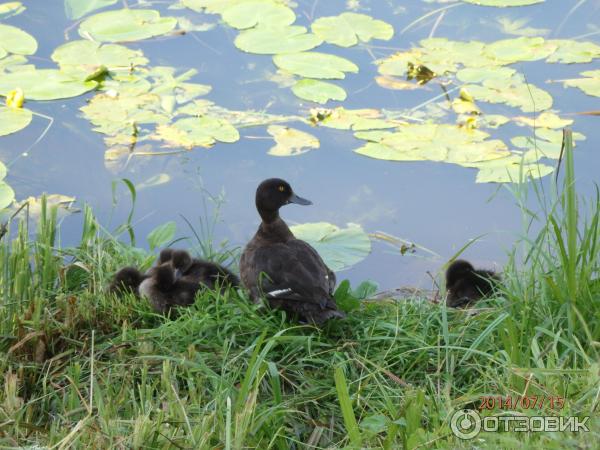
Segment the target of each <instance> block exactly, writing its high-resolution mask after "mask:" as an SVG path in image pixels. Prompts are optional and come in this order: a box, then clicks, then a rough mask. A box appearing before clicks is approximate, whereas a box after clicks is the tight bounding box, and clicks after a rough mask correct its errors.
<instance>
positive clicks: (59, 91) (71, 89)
mask: <svg viewBox="0 0 600 450" xmlns="http://www.w3.org/2000/svg"><path fill="white" fill-rule="evenodd" d="M97 84H98V83H96V82H95V81H83V80H80V79H75V78H73V77H71V76H70V75H68V74H65V73H63V72H61V71H59V70H55V69H39V70H25V71H20V72H14V73H6V74H3V75H0V94H1V95H4V96H6V95H7V94H8V93H9V92H10V91H12V90H13V89H16V88H18V87H19V88H21V89H23V92H24V93H25V98H26V99H29V100H56V99H58V98H69V97H77V96H78V95H81V94H84V93H85V92H88V91H91V90H92V89H94V88H95V87H96V85H97Z"/></svg>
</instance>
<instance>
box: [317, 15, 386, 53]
mask: <svg viewBox="0 0 600 450" xmlns="http://www.w3.org/2000/svg"><path fill="white" fill-rule="evenodd" d="M311 29H312V32H313V33H315V34H316V35H317V36H319V37H320V38H321V39H323V40H324V41H325V42H328V43H330V44H335V45H339V46H341V47H351V46H353V45H356V44H358V42H359V41H361V42H369V41H370V40H371V39H382V40H385V41H388V40H390V39H391V38H392V36H393V35H394V28H393V27H392V26H391V25H390V24H389V23H386V22H384V21H382V20H376V19H373V18H372V17H370V16H367V15H365V14H357V13H351V12H345V13H342V14H340V15H339V16H330V17H321V18H319V19H317V20H315V21H314V22H313V24H312V26H311Z"/></svg>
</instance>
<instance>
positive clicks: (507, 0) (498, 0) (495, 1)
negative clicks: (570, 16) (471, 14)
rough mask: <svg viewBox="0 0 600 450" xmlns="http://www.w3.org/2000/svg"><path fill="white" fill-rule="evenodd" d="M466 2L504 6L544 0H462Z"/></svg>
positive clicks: (542, 0) (533, 3)
mask: <svg viewBox="0 0 600 450" xmlns="http://www.w3.org/2000/svg"><path fill="white" fill-rule="evenodd" d="M463 1H464V2H466V3H473V4H474V5H481V6H496V7H498V8H506V7H509V6H528V5H535V4H537V3H543V2H545V1H546V0H463Z"/></svg>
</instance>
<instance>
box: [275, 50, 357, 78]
mask: <svg viewBox="0 0 600 450" xmlns="http://www.w3.org/2000/svg"><path fill="white" fill-rule="evenodd" d="M273 62H274V63H275V65H276V66H277V67H279V68H280V69H283V70H286V71H288V72H290V73H293V74H296V75H300V76H301V77H307V78H326V79H334V78H338V79H340V78H344V77H345V74H344V72H353V73H356V72H358V67H357V66H356V64H354V63H353V62H352V61H349V60H347V59H346V58H342V57H340V56H335V55H330V54H327V53H319V52H303V53H287V54H283V55H275V56H274V57H273Z"/></svg>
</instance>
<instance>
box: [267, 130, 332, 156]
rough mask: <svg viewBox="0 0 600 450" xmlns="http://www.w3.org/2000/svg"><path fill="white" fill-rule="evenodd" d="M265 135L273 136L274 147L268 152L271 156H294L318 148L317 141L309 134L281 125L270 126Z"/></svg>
mask: <svg viewBox="0 0 600 450" xmlns="http://www.w3.org/2000/svg"><path fill="white" fill-rule="evenodd" d="M267 133H269V134H270V135H271V136H273V139H275V143H276V145H275V146H274V147H272V148H271V149H270V150H269V155H273V156H295V155H300V154H302V153H306V152H308V151H310V150H311V149H313V148H319V146H320V144H319V140H318V139H317V138H316V137H314V136H313V135H312V134H310V133H306V132H304V131H300V130H297V129H295V128H290V127H284V126H281V125H270V126H269V127H268V128H267Z"/></svg>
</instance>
